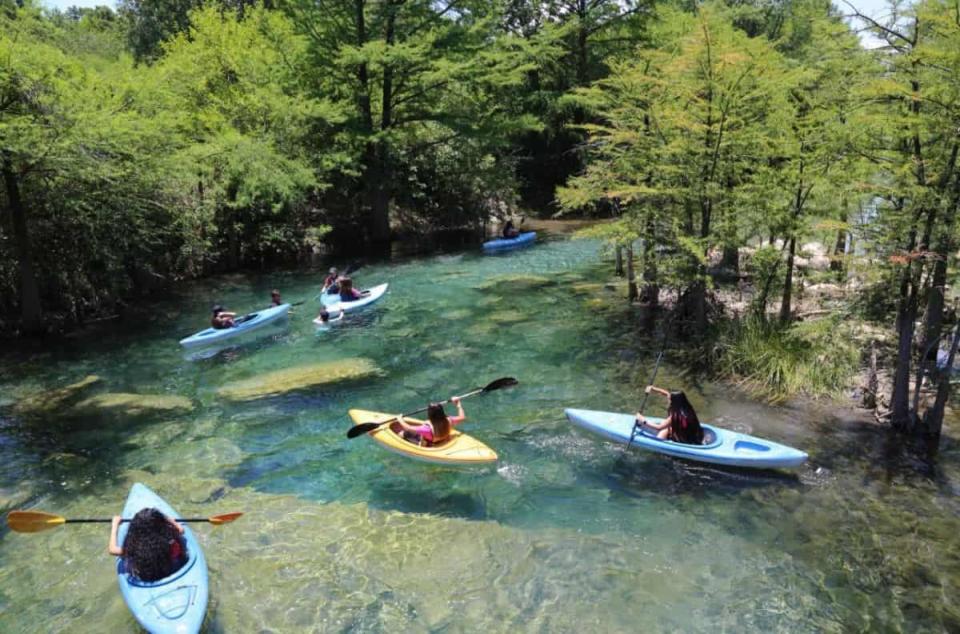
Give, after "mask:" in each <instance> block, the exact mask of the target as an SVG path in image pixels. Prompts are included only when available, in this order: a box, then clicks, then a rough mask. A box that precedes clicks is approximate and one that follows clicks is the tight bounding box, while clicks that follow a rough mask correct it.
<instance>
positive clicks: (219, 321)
mask: <svg viewBox="0 0 960 634" xmlns="http://www.w3.org/2000/svg"><path fill="white" fill-rule="evenodd" d="M236 316H237V313H228V312H226V311H225V310H223V306H220V305H217V306H214V307H213V318H212V319H211V320H210V325H211V326H213V327H214V328H216V329H217V330H223V329H224V328H233V327H234V326H235V325H236V324H235V323H234V322H233V318H234V317H236Z"/></svg>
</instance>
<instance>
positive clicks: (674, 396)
mask: <svg viewBox="0 0 960 634" xmlns="http://www.w3.org/2000/svg"><path fill="white" fill-rule="evenodd" d="M645 391H646V393H647V394H649V393H650V392H656V393H657V394H661V395H663V396H665V397H667V417H666V418H665V419H664V420H663V422H661V423H651V422H650V421H648V420H647V419H646V418H644V416H643V414H641V413H640V412H637V423H638V424H640V425H642V426H646V427H649V428H650V429H654V430H656V432H657V438H659V439H660V440H672V441H674V442H682V443H685V444H688V445H702V444H703V427H701V426H700V419H699V418H697V413H696V412H695V411H694V409H693V405H691V404H690V401H689V400H688V399H687V395H686V394H684V393H683V391H682V390H677V391H675V392H668V391H667V390H664V389H662V388H659V387H655V386H653V385H648V386H647V389H646V390H645Z"/></svg>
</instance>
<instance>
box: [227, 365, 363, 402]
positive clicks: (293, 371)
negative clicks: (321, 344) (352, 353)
mask: <svg viewBox="0 0 960 634" xmlns="http://www.w3.org/2000/svg"><path fill="white" fill-rule="evenodd" d="M380 373H381V370H380V368H378V367H377V366H376V365H375V364H374V363H373V362H372V361H370V360H369V359H364V358H360V357H358V358H354V359H343V360H340V361H328V362H326V363H316V364H312V365H305V366H300V367H297V368H286V369H284V370H277V371H275V372H269V373H267V374H262V375H260V376H255V377H253V378H250V379H246V380H243V381H235V382H233V383H230V384H229V385H225V386H223V387H221V388H220V389H219V390H217V395H219V396H221V397H223V398H227V399H230V400H234V401H247V400H253V399H258V398H266V397H270V396H279V395H281V394H286V393H288V392H295V391H297V390H304V389H308V388H312V387H317V386H320V385H328V384H330V383H339V382H341V381H351V380H358V379H364V378H367V377H371V376H376V375H378V374H380Z"/></svg>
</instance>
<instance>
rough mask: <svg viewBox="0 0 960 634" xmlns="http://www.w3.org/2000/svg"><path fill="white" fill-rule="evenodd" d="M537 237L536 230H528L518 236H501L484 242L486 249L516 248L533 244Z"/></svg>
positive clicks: (484, 248)
mask: <svg viewBox="0 0 960 634" xmlns="http://www.w3.org/2000/svg"><path fill="white" fill-rule="evenodd" d="M536 239H537V232H536V231H527V232H526V233H521V234H520V235H518V236H517V237H516V238H500V239H499V240H490V241H488V242H484V243H483V250H484V251H503V250H504V249H515V248H517V247H523V246H526V245H528V244H533V241H534V240H536Z"/></svg>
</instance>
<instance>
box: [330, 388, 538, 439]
mask: <svg viewBox="0 0 960 634" xmlns="http://www.w3.org/2000/svg"><path fill="white" fill-rule="evenodd" d="M518 383H519V381H517V380H516V379H515V378H513V377H511V376H505V377H503V378H500V379H497V380H496V381H492V382H490V383H488V384H487V385H486V387H480V388H477V389H475V390H473V391H471V392H467V393H466V394H462V395H460V396H459V397H457V398H461V399H462V398H467V397H468V396H474V395H476V394H482V393H484V392H492V391H494V390H499V389H502V388H505V387H513V386H514V385H517V384H518ZM449 402H450V399H447V400H446V401H440V403H438V405H446V404H447V403H449ZM428 409H430V406H429V405H428V406H427V407H421V408H420V409H418V410H414V411H412V412H409V413H407V414H401V415H400V416H393V417H391V418H388V419H387V420H383V421H380V422H379V423H359V424H357V425H354V426H353V427H351V428H350V429H348V430H347V438H356V437H357V436H362V435H363V434H366V433H369V432H371V431H373V430H374V429H377V428H378V427H381V426H382V425H386V424H387V423H390V422H393V421H395V420H400V419H401V418H407V417H408V416H413V415H414V414H420V413H421V412H425V411H427V410H428Z"/></svg>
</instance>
